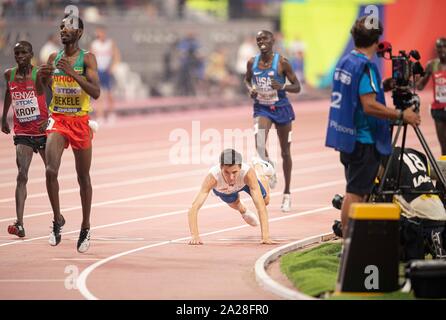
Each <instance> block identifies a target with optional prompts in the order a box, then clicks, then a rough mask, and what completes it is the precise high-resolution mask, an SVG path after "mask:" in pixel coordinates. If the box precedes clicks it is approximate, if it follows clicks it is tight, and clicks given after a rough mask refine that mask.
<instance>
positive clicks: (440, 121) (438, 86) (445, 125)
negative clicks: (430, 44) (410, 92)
mask: <svg viewBox="0 0 446 320" xmlns="http://www.w3.org/2000/svg"><path fill="white" fill-rule="evenodd" d="M436 47H437V55H438V58H436V59H433V60H430V61H429V62H428V63H427V66H426V72H425V74H424V76H423V77H422V78H420V79H419V80H418V82H417V87H418V90H423V89H424V87H425V86H426V85H427V83H428V82H429V79H430V78H431V77H432V80H433V82H434V102H432V104H431V115H432V118H434V121H435V129H436V130H437V137H438V141H439V142H440V146H441V154H442V155H446V38H439V39H438V40H437V42H436Z"/></svg>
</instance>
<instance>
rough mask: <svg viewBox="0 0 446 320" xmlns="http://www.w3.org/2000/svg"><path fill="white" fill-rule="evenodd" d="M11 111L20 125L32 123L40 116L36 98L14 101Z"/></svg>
mask: <svg viewBox="0 0 446 320" xmlns="http://www.w3.org/2000/svg"><path fill="white" fill-rule="evenodd" d="M13 109H14V113H15V116H16V118H17V120H18V121H19V122H21V123H23V122H30V121H34V120H36V119H37V118H39V116H40V109H39V103H38V101H37V98H36V97H33V98H29V99H20V100H14V101H13Z"/></svg>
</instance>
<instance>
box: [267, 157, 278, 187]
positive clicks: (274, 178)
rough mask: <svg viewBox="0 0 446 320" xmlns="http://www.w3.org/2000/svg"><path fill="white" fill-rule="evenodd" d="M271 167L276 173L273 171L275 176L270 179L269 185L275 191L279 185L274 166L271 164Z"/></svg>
mask: <svg viewBox="0 0 446 320" xmlns="http://www.w3.org/2000/svg"><path fill="white" fill-rule="evenodd" d="M270 165H271V167H272V168H273V170H274V171H273V174H272V175H271V176H270V177H269V178H268V184H269V187H270V188H271V189H274V188H275V187H276V184H277V172H276V169H275V166H274V164H272V163H271V164H270Z"/></svg>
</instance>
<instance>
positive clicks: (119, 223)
mask: <svg viewBox="0 0 446 320" xmlns="http://www.w3.org/2000/svg"><path fill="white" fill-rule="evenodd" d="M343 183H345V181H344V180H334V181H329V182H324V183H320V184H315V185H310V186H306V187H300V188H295V189H291V192H304V191H311V190H315V189H321V188H325V187H331V186H336V185H340V184H343ZM189 189H191V190H197V189H198V188H196V187H194V188H189ZM178 193H180V192H178ZM279 195H282V192H274V193H271V194H270V197H275V196H279ZM248 199H249V198H248V197H245V198H243V199H242V200H244V201H247V200H248ZM117 201H119V200H117ZM107 202H110V201H107ZM224 206H227V204H226V203H224V202H219V203H215V204H210V205H206V206H203V207H202V208H201V210H203V209H209V208H218V207H224ZM187 212H188V210H187V209H183V210H176V211H171V212H166V213H160V214H156V215H153V216H148V217H142V218H137V219H130V220H125V221H120V222H114V223H109V224H104V225H100V226H95V227H92V228H91V230H97V229H103V228H108V227H114V226H119V225H123V224H127V223H133V222H141V221H147V220H153V219H158V218H163V217H168V216H173V215H178V214H184V213H187ZM285 217H286V216H285ZM79 231H80V230H79V229H77V230H73V231H68V232H63V233H62V235H67V234H73V233H78V232H79ZM41 239H48V236H42V237H36V238H30V239H24V240H15V241H11V242H7V243H2V244H0V247H5V246H10V245H13V244H23V243H27V242H31V241H35V240H41Z"/></svg>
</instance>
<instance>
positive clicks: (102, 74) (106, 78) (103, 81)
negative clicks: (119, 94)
mask: <svg viewBox="0 0 446 320" xmlns="http://www.w3.org/2000/svg"><path fill="white" fill-rule="evenodd" d="M98 75H99V83H100V85H101V88H104V89H107V90H110V89H111V87H112V75H111V73H110V72H108V71H106V70H98Z"/></svg>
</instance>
